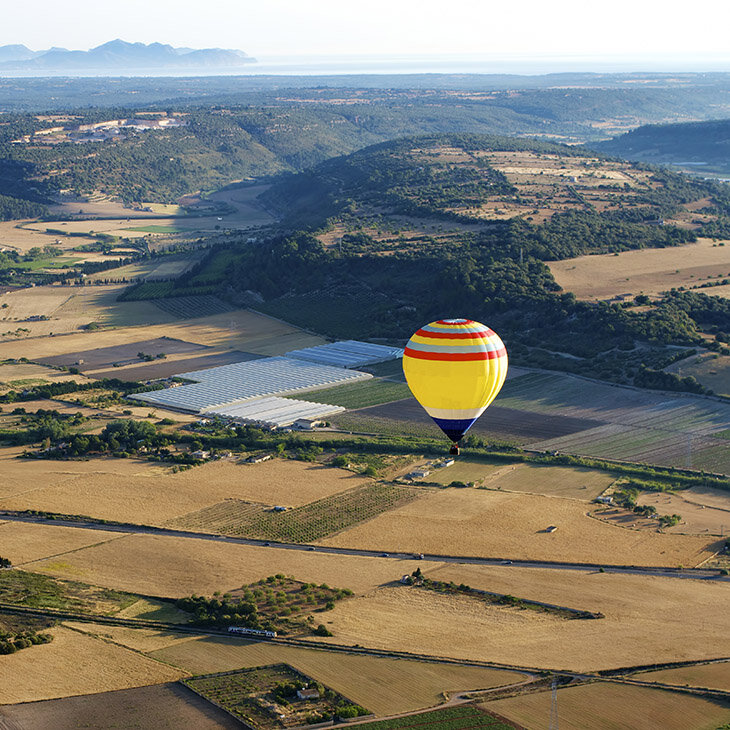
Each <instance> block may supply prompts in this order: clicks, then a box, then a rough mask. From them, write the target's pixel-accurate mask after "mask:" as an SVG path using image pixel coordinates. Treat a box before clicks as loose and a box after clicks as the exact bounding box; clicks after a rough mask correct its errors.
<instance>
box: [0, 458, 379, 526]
mask: <svg viewBox="0 0 730 730" xmlns="http://www.w3.org/2000/svg"><path fill="white" fill-rule="evenodd" d="M5 467H7V469H6V468H5ZM0 468H2V469H3V475H4V479H3V484H2V485H1V486H0V509H13V510H25V509H36V510H46V511H49V512H58V513H61V514H83V515H89V516H91V517H95V518H100V519H107V520H117V521H121V522H133V523H136V524H148V525H160V524H162V523H164V522H166V521H168V520H171V519H173V518H175V517H179V516H181V515H185V514H188V513H190V512H195V511H197V510H199V509H202V508H203V507H207V506H210V505H213V504H217V503H219V502H222V501H224V500H226V499H238V500H249V501H254V502H262V503H263V504H270V505H275V504H282V505H286V506H297V505H300V504H306V503H308V502H312V501H314V500H316V499H320V498H322V497H326V496H328V495H330V494H335V493H337V492H342V491H345V490H346V489H351V488H352V487H357V486H361V485H363V484H365V483H368V482H369V480H368V479H364V478H362V477H357V476H355V475H353V474H352V473H351V472H348V471H345V470H344V469H335V468H332V467H323V466H316V465H315V466H313V465H311V464H306V463H304V462H300V461H285V460H283V459H276V460H272V461H269V462H264V463H263V464H237V463H234V462H232V461H223V460H221V461H213V462H208V463H207V464H204V465H202V466H198V467H195V468H194V469H189V470H186V471H182V472H177V473H173V472H172V470H171V469H170V467H167V466H162V465H159V464H155V463H153V462H146V461H138V460H136V459H93V460H91V461H35V460H19V459H12V460H11V459H6V460H4V461H3V460H2V459H0Z"/></svg>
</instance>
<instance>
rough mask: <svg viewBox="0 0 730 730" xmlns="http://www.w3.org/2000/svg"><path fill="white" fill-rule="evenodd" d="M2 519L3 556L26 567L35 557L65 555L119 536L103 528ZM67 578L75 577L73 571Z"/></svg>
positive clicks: (19, 565) (0, 534) (0, 526)
mask: <svg viewBox="0 0 730 730" xmlns="http://www.w3.org/2000/svg"><path fill="white" fill-rule="evenodd" d="M1 519H2V518H0V545H1V546H2V548H0V549H1V550H2V553H1V554H2V556H3V557H5V558H9V559H10V561H11V562H12V563H13V565H14V566H17V567H22V566H23V565H25V564H26V563H29V562H33V561H35V560H44V559H45V558H51V557H53V556H58V555H65V554H68V553H71V552H73V551H75V550H80V549H82V548H85V547H88V546H89V545H97V544H99V543H102V542H106V541H108V540H114V539H115V538H116V537H117V536H116V535H114V534H110V533H108V532H104V531H103V530H82V529H79V528H76V527H59V526H55V525H43V524H40V525H30V524H27V523H24V522H7V521H6V522H2V521H1ZM66 575H67V577H69V578H72V577H73V576H74V573H73V571H69V572H68V573H67V574H66Z"/></svg>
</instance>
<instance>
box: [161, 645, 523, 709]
mask: <svg viewBox="0 0 730 730" xmlns="http://www.w3.org/2000/svg"><path fill="white" fill-rule="evenodd" d="M151 656H153V657H156V658H159V659H161V660H163V661H166V662H169V663H171V664H174V665H177V666H179V667H181V668H183V669H184V670H186V671H189V672H191V673H193V674H198V673H208V672H218V671H226V670H230V669H237V668H239V667H255V666H260V665H263V664H271V663H275V662H285V663H286V664H290V665H291V666H293V667H294V668H296V669H298V670H299V671H301V672H303V673H304V674H307V675H309V676H311V677H314V678H315V679H316V680H318V681H319V682H322V683H323V684H325V685H327V686H328V687H331V688H332V689H334V690H335V691H337V692H340V693H341V694H343V695H344V696H345V697H347V698H348V699H350V700H352V701H354V702H357V703H358V704H361V705H363V706H364V707H367V708H368V709H369V710H372V711H373V712H374V713H375V714H377V715H389V714H394V713H397V712H408V711H411V710H417V709H420V708H422V707H430V706H433V705H436V704H439V703H440V702H441V701H442V700H443V698H442V692H453V691H458V690H466V689H477V688H482V689H483V688H487V687H494V686H497V685H501V684H511V683H512V682H518V681H520V680H521V679H522V678H523V677H524V675H522V674H518V673H513V672H503V671H499V670H493V669H479V668H476V667H458V666H443V665H438V664H428V663H425V662H416V661H409V660H404V659H385V658H375V657H369V656H357V655H348V654H342V653H335V652H327V651H316V650H311V649H299V648H294V647H288V646H276V645H272V644H265V643H251V642H246V641H242V640H240V639H233V638H231V639H229V638H205V639H196V640H192V641H187V642H181V643H178V644H176V645H174V646H171V647H169V648H166V649H161V650H159V651H156V652H153V653H152V654H151Z"/></svg>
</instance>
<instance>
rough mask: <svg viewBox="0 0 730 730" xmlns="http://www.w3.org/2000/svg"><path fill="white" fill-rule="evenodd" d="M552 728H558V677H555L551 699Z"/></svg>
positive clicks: (552, 729) (554, 729) (553, 729)
mask: <svg viewBox="0 0 730 730" xmlns="http://www.w3.org/2000/svg"><path fill="white" fill-rule="evenodd" d="M550 730H558V678H557V677H553V691H552V692H551V699H550Z"/></svg>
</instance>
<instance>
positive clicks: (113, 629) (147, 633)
mask: <svg viewBox="0 0 730 730" xmlns="http://www.w3.org/2000/svg"><path fill="white" fill-rule="evenodd" d="M63 625H64V626H68V627H70V628H72V629H75V630H76V631H81V632H82V633H85V634H89V636H95V637H98V638H100V639H103V640H104V641H110V642H113V643H114V644H119V645H121V646H125V647H127V648H129V649H132V650H133V651H138V652H141V653H143V654H147V653H149V652H153V651H157V650H158V649H166V648H167V647H169V646H175V645H176V644H182V643H185V642H186V641H192V640H193V639H204V638H205V636H203V635H202V634H201V635H196V634H188V633H185V634H181V633H179V632H178V633H176V632H174V631H162V630H159V629H137V628H128V627H127V626H110V625H107V624H95V623H89V622H87V621H84V622H83V623H82V622H79V621H64V622H63Z"/></svg>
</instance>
